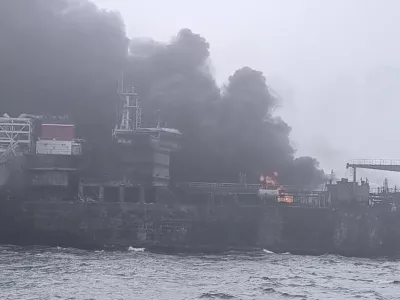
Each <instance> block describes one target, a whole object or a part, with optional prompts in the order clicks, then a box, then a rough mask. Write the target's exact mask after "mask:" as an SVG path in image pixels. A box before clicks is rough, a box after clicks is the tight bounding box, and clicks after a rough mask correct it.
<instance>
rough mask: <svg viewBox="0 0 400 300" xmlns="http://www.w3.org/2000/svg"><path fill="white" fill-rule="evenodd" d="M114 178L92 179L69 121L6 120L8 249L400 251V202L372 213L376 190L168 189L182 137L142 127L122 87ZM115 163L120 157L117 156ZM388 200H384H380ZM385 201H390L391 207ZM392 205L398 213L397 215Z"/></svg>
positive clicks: (3, 222)
mask: <svg viewBox="0 0 400 300" xmlns="http://www.w3.org/2000/svg"><path fill="white" fill-rule="evenodd" d="M119 99H120V103H119V105H118V107H119V110H118V115H119V118H118V120H117V124H116V126H115V128H114V129H113V130H112V135H113V138H114V144H113V147H114V149H113V151H114V153H117V155H116V156H115V157H113V158H112V159H113V161H112V163H113V165H114V166H115V169H116V170H117V171H116V172H113V173H112V174H108V175H107V176H106V175H104V174H102V175H101V176H97V177H95V178H87V177H86V176H85V175H84V174H86V173H85V172H84V169H85V152H86V143H85V141H84V140H82V139H78V138H77V137H76V134H75V126H74V125H73V124H70V123H69V122H68V121H67V120H66V119H63V118H61V119H60V118H58V119H55V118H44V117H37V116H30V115H21V116H20V117H18V118H11V117H9V116H8V115H4V116H3V117H2V118H0V184H1V190H0V197H1V198H0V243H3V244H4V243H7V244H19V245H30V244H40V245H52V246H56V245H58V246H71V247H79V248H104V247H111V246H113V247H129V246H132V247H141V248H143V247H144V248H147V249H150V250H151V249H153V250H163V251H188V250H194V251H206V250H209V251H223V250H228V249H254V248H257V249H260V248H266V249H269V250H272V251H283V252H287V251H289V252H292V253H309V254H313V253H340V254H349V255H368V256H371V255H386V254H388V253H389V254H393V253H397V252H400V230H398V229H397V228H400V226H399V225H400V218H399V217H398V213H397V212H396V210H394V209H393V207H394V206H395V204H396V201H397V200H396V199H398V198H400V196H398V195H400V194H399V193H397V192H396V193H394V194H391V195H390V197H389V195H386V196H385V195H380V198H379V199H383V198H384V199H386V200H387V202H388V203H389V202H390V203H391V206H390V207H391V209H387V207H385V206H382V205H381V206H379V207H380V208H377V207H371V205H369V204H370V201H371V199H372V198H371V197H372V196H371V193H370V190H369V185H368V183H366V182H361V184H359V183H358V182H356V181H355V180H354V181H353V182H348V181H346V180H341V181H339V182H336V183H335V182H332V181H331V182H328V183H327V184H326V186H325V187H324V188H323V189H315V188H311V187H294V186H285V185H281V184H279V183H278V174H277V173H274V174H272V175H269V176H261V178H260V181H261V182H260V183H256V184H248V183H246V182H245V181H243V182H240V183H207V182H183V183H177V184H173V185H172V184H170V176H169V164H170V155H171V153H173V152H175V151H178V150H179V141H180V138H181V133H180V132H179V131H178V130H176V129H173V128H163V127H160V126H156V127H150V128H146V127H142V122H141V109H140V101H139V98H138V96H137V94H136V93H135V92H134V90H124V89H123V88H121V89H120V92H119ZM110 159H111V158H110ZM382 197H383V198H382ZM385 197H386V198H385ZM393 205H394V206H393Z"/></svg>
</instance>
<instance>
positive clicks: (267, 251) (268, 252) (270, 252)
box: [263, 249, 275, 254]
mask: <svg viewBox="0 0 400 300" xmlns="http://www.w3.org/2000/svg"><path fill="white" fill-rule="evenodd" d="M263 252H264V253H267V254H275V253H274V252H272V251H269V250H267V249H263Z"/></svg>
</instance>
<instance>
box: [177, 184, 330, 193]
mask: <svg viewBox="0 0 400 300" xmlns="http://www.w3.org/2000/svg"><path fill="white" fill-rule="evenodd" d="M176 186H177V187H178V188H193V189H211V190H213V189H215V190H217V189H219V190H221V189H225V190H229V189H249V190H258V189H260V188H261V187H262V185H261V184H246V183H215V182H182V183H178V184H177V185H176ZM279 187H282V188H283V189H285V190H287V191H296V192H297V191H323V190H324V189H325V188H324V187H318V188H316V187H312V186H295V185H279Z"/></svg>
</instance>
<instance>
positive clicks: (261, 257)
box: [0, 246, 400, 300]
mask: <svg viewBox="0 0 400 300" xmlns="http://www.w3.org/2000/svg"><path fill="white" fill-rule="evenodd" d="M130 250H131V251H128V250H127V251H121V252H104V251H100V252H93V251H83V250H76V249H63V248H43V247H40V248H39V247H36V248H35V247H30V248H19V247H14V246H3V247H1V248H0V296H1V297H0V298H1V299H7V300H26V299H70V300H72V299H79V300H80V299H87V300H89V299H96V300H97V299H143V300H145V299H175V300H181V299H355V298H357V299H398V291H399V288H400V275H399V274H400V262H398V261H389V260H386V259H379V260H371V259H360V258H345V257H340V256H333V255H323V256H318V257H313V256H295V255H291V254H273V253H269V252H268V251H260V252H251V253H239V252H229V253H225V254H222V255H161V254H152V253H148V252H142V251H141V249H140V251H134V249H130Z"/></svg>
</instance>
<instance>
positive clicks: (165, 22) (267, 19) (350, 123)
mask: <svg viewBox="0 0 400 300" xmlns="http://www.w3.org/2000/svg"><path fill="white" fill-rule="evenodd" d="M94 2H96V3H97V4H99V6H100V7H103V8H107V9H113V10H118V11H119V12H120V13H121V15H122V17H123V18H124V20H125V24H126V27H127V32H128V36H129V37H152V38H154V39H155V40H159V41H168V40H169V39H170V38H171V37H172V36H173V35H175V34H176V33H177V32H178V31H179V29H181V28H190V29H192V30H193V31H194V32H196V33H199V34H201V35H202V36H204V37H205V38H206V39H207V40H208V41H209V43H210V44H211V57H212V62H213V67H214V70H215V77H216V79H217V80H218V82H219V83H223V82H224V81H225V80H226V79H227V77H228V76H229V75H230V74H231V73H233V71H234V70H235V69H237V68H240V67H241V66H244V65H248V66H250V67H252V68H255V69H258V70H261V71H263V72H264V73H265V75H266V76H267V79H268V80H269V82H270V84H271V85H272V86H273V87H274V88H275V89H276V90H277V91H278V92H279V93H280V94H281V96H282V97H283V98H284V102H283V107H282V108H280V109H279V110H278V111H277V114H279V115H281V116H282V117H283V118H284V119H285V120H286V121H287V122H288V123H289V124H290V125H291V126H292V127H293V130H292V134H291V137H292V140H293V142H294V145H295V147H296V148H297V149H298V155H311V156H314V157H316V158H318V159H319V161H320V162H321V165H322V167H323V168H324V169H325V171H329V170H330V169H334V170H335V171H337V174H338V175H340V176H345V175H349V174H350V173H349V172H346V170H345V164H346V162H347V161H348V160H351V159H355V158H389V159H396V158H399V159H400V131H399V130H398V128H397V127H400V126H399V125H400V121H398V120H397V119H398V116H399V115H400V105H399V104H398V102H399V100H400V42H399V37H400V18H399V16H400V1H397V0H385V1H382V0H334V1H333V0H332V1H325V0H247V1H238V0H217V1H211V0H201V1H200V0H192V1H188V0H168V1H165V0H147V1H136V0H95V1H94ZM367 174H368V176H369V177H370V178H372V180H376V181H378V182H380V181H382V180H383V178H384V177H385V176H388V177H389V179H390V180H392V182H391V183H392V184H395V183H396V182H397V183H399V184H400V176H397V175H396V174H390V173H388V174H387V173H384V172H372V173H371V172H368V173H367ZM365 175H366V174H365V173H362V172H360V176H365ZM394 181H396V182H394Z"/></svg>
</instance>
